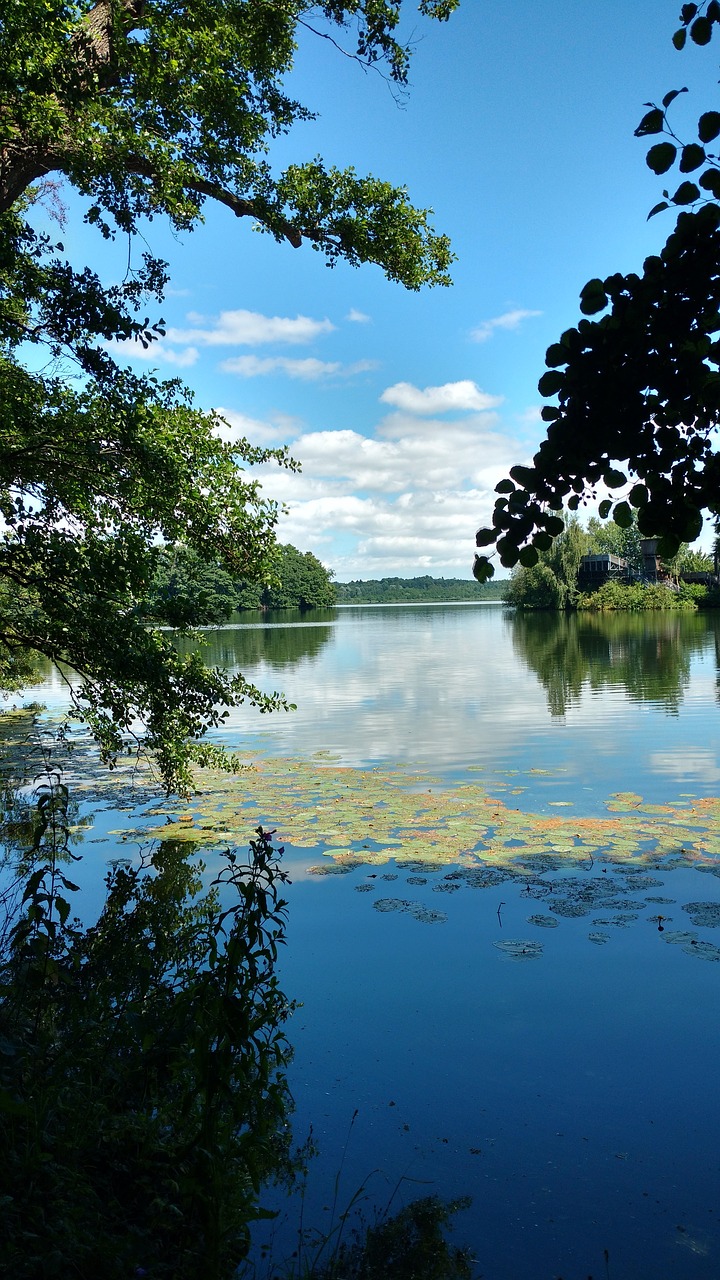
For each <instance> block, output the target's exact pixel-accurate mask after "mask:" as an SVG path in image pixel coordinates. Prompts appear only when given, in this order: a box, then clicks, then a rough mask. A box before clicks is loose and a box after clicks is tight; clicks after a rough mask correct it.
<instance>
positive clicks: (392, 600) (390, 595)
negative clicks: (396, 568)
mask: <svg viewBox="0 0 720 1280" xmlns="http://www.w3.org/2000/svg"><path fill="white" fill-rule="evenodd" d="M334 585H335V599H336V602H337V603H338V604H423V603H426V604H429V603H433V602H438V603H442V602H443V601H452V600H502V599H503V598H504V596H505V592H506V591H507V587H508V583H507V581H505V582H488V583H486V584H485V585H484V586H481V585H480V583H479V582H476V581H475V579H474V578H469V579H468V578H429V577H425V578H380V579H369V580H368V581H366V582H363V581H358V582H336V583H335V584H334Z"/></svg>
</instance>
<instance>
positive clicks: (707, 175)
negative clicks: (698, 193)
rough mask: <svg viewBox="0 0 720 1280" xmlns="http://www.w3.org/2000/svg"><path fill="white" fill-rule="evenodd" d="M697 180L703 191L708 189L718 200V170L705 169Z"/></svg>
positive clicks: (719, 182)
mask: <svg viewBox="0 0 720 1280" xmlns="http://www.w3.org/2000/svg"><path fill="white" fill-rule="evenodd" d="M698 182H699V183H700V186H701V187H702V188H703V190H704V191H709V192H710V193H711V195H713V196H715V199H716V200H720V170H718V169H706V170H705V172H704V173H702V174H701V175H700V177H699V178H698Z"/></svg>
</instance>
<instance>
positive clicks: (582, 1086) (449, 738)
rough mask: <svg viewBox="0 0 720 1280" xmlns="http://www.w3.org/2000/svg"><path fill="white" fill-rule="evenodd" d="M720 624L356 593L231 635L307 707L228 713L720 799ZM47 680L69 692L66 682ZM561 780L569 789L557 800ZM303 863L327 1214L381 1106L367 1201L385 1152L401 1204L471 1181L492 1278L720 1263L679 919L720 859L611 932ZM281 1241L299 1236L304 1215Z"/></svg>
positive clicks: (443, 754)
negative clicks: (515, 951)
mask: <svg viewBox="0 0 720 1280" xmlns="http://www.w3.org/2000/svg"><path fill="white" fill-rule="evenodd" d="M719 634H720V619H718V618H717V617H716V616H714V615H710V614H708V615H691V616H688V617H684V616H682V615H672V616H671V615H662V616H654V615H652V616H647V615H643V616H641V617H637V618H634V617H628V616H627V615H623V616H622V617H618V618H609V619H602V618H601V619H587V620H581V619H577V618H569V619H566V618H562V617H556V616H551V617H547V618H543V617H540V618H530V619H517V618H514V617H513V616H512V615H511V614H509V613H507V612H506V611H504V610H503V609H502V607H499V606H492V605H490V606H478V605H475V606H467V607H463V606H438V607H432V606H430V607H428V606H424V607H420V608H414V609H413V608H408V607H396V608H394V607H383V608H377V609H374V608H369V607H358V608H355V607H354V608H348V609H338V610H335V611H331V612H330V613H327V614H324V615H322V616H320V617H312V616H305V617H304V619H303V620H302V625H290V621H289V620H288V619H287V618H285V619H283V618H273V617H267V618H262V619H254V620H253V622H252V624H251V625H242V626H232V627H228V628H224V629H219V630H217V631H214V632H211V633H209V634H208V637H207V641H208V643H207V656H208V659H209V660H210V661H213V662H217V663H218V664H219V665H222V666H226V667H229V668H230V669H232V670H234V669H240V670H242V671H243V672H244V674H245V675H246V676H247V677H248V678H249V679H251V680H252V681H254V682H255V683H256V684H258V685H259V686H260V687H261V688H262V689H264V690H267V691H271V690H273V689H276V688H281V689H282V690H283V691H284V692H285V693H286V694H287V696H288V698H289V699H290V700H291V701H293V702H296V703H297V711H295V712H292V713H288V714H286V715H277V716H272V717H266V716H261V715H259V714H258V713H256V712H254V711H253V710H252V709H249V708H239V709H237V710H236V711H234V712H233V713H232V715H231V717H230V719H229V720H228V722H227V724H226V726H225V728H224V730H223V734H222V736H223V738H224V739H225V740H226V741H227V742H228V743H230V744H232V745H233V746H239V747H243V748H249V749H252V750H257V751H259V752H262V753H272V754H275V755H280V756H290V757H301V758H305V759H309V758H312V757H313V755H314V754H315V753H317V752H330V753H332V754H333V756H335V757H336V758H337V759H338V760H339V761H341V762H342V763H344V764H346V765H351V766H357V767H360V766H367V765H373V764H383V765H386V764H393V763H399V764H403V765H409V766H411V767H416V768H418V769H427V770H429V771H431V772H432V773H434V774H436V775H438V774H439V775H441V776H442V777H444V778H446V779H447V780H463V781H468V780H469V779H471V778H473V777H478V776H479V775H478V773H477V772H476V770H480V771H481V776H482V779H483V783H484V785H486V786H487V785H489V783H488V779H490V780H491V779H492V776H493V771H497V772H498V776H500V777H505V775H506V774H507V772H508V771H517V780H518V783H519V784H521V785H522V787H523V788H524V790H523V791H522V793H521V794H519V795H518V796H517V797H516V798H514V799H513V803H517V805H518V806H521V807H523V808H525V809H527V810H533V811H543V810H545V811H547V812H548V813H551V812H554V813H563V814H568V813H576V814H578V815H585V814H589V815H592V814H595V813H598V812H604V811H605V810H604V806H605V802H606V800H607V798H608V796H609V795H610V794H611V793H612V792H615V791H619V790H633V791H636V792H639V793H640V794H641V795H643V796H644V797H646V798H648V799H651V800H657V799H666V800H673V801H677V800H678V799H682V798H683V796H687V795H697V796H711V795H713V794H715V793H716V792H717V788H718V780H719V779H720V735H719V724H720V717H719V708H718V703H717V686H718V667H719V662H718V652H719V649H720V646H719V644H718V637H719ZM48 695H49V697H48ZM37 696H38V697H39V698H46V699H47V700H49V701H50V702H51V704H52V703H53V699H54V691H53V687H52V685H51V684H50V683H48V685H46V687H45V689H41V690H38V694H37ZM58 701H59V699H56V700H55V704H57V702H58ZM532 769H542V770H544V771H546V772H543V773H540V774H531V773H529V770H532ZM558 801H560V802H567V804H568V807H567V808H564V809H559V810H555V809H551V808H550V807H549V806H550V805H551V804H556V803H557V802H558ZM106 816H107V818H108V822H109V821H110V818H111V815H103V817H106ZM100 848H102V849H103V850H108V851H110V849H111V846H110V845H103V846H100ZM286 857H287V864H288V866H289V867H290V869H291V871H292V873H293V878H294V883H293V885H292V888H291V890H290V901H291V912H290V929H289V945H288V947H287V948H286V949H285V951H284V953H283V956H282V961H281V967H282V973H281V978H282V984H283V987H284V989H285V990H286V991H288V993H289V994H290V995H292V996H296V997H297V998H298V999H300V1000H302V1001H303V1006H302V1008H301V1009H300V1010H299V1011H298V1012H297V1014H296V1015H295V1018H294V1021H293V1024H292V1027H291V1033H290V1034H291V1038H292V1040H293V1042H294V1043H295V1045H296V1059H295V1063H294V1066H293V1070H292V1084H293V1088H294V1091H295V1094H296V1098H297V1115H296V1119H295V1124H296V1129H297V1134H298V1137H299V1138H302V1137H303V1136H304V1133H305V1132H306V1130H307V1128H308V1127H309V1125H310V1124H312V1126H313V1129H314V1133H315V1137H316V1140H317V1141H318V1144H319V1146H320V1151H321V1154H320V1156H319V1158H318V1160H317V1161H316V1162H315V1167H314V1168H313V1171H312V1175H311V1180H310V1184H309V1187H308V1194H307V1203H306V1208H305V1217H306V1221H313V1222H315V1223H319V1224H320V1225H322V1223H323V1220H324V1219H325V1220H326V1219H327V1211H326V1209H325V1208H324V1206H325V1205H327V1204H328V1203H329V1202H330V1200H331V1199H332V1188H333V1181H334V1178H335V1174H336V1172H337V1169H338V1166H339V1164H340V1161H341V1158H342V1149H343V1144H344V1141H345V1135H346V1133H347V1130H348V1126H349V1124H350V1120H351V1117H352V1115H353V1112H354V1111H355V1110H356V1109H357V1110H358V1112H359V1114H358V1117H357V1120H356V1123H355V1126H354V1128H353V1132H352V1136H351V1140H350V1144H349V1146H348V1150H347V1154H346V1157H345V1164H344V1171H343V1186H342V1188H341V1204H342V1200H343V1196H344V1197H345V1200H346V1201H349V1199H350V1198H351V1197H352V1195H353V1193H354V1192H355V1190H356V1189H357V1187H358V1186H359V1185H360V1183H361V1182H362V1181H363V1180H364V1179H365V1178H366V1177H367V1176H368V1175H369V1174H371V1172H372V1171H373V1170H375V1169H378V1170H380V1171H381V1173H379V1174H378V1175H377V1176H376V1178H375V1179H374V1180H373V1182H372V1183H371V1188H370V1189H371V1192H372V1194H373V1195H374V1197H375V1198H376V1200H377V1201H378V1202H379V1203H383V1202H384V1201H385V1200H386V1199H387V1197H388V1196H389V1194H390V1192H391V1190H392V1188H393V1186H394V1185H395V1184H396V1183H397V1181H398V1179H400V1178H403V1177H405V1178H406V1179H409V1180H410V1181H407V1182H406V1183H404V1184H403V1186H402V1188H401V1190H400V1192H399V1196H400V1198H404V1199H405V1200H407V1199H410V1198H412V1197H413V1196H415V1195H423V1194H427V1192H428V1191H429V1190H433V1191H437V1192H438V1193H439V1194H442V1195H448V1196H451V1195H459V1194H465V1193H469V1194H471V1195H472V1196H473V1207H472V1209H471V1211H470V1212H469V1214H467V1215H465V1217H464V1219H463V1220H462V1221H461V1223H460V1224H459V1233H458V1234H459V1235H460V1236H461V1237H464V1238H465V1239H467V1240H468V1241H469V1242H471V1243H472V1246H473V1249H474V1251H475V1255H476V1257H477V1259H478V1265H477V1271H478V1274H480V1275H482V1276H484V1277H486V1280H551V1278H553V1277H564V1280H585V1278H586V1277H587V1276H594V1277H596V1280H597V1278H598V1277H603V1278H604V1280H605V1278H607V1277H609V1278H610V1280H620V1278H621V1277H623V1278H630V1277H631V1278H632V1280H664V1278H665V1277H677V1278H678V1280H716V1277H717V1276H718V1275H720V1223H719V1222H718V1215H719V1214H720V1157H719V1156H718V1151H719V1150H720V1148H719V1146H718V1122H719V1120H720V1114H719V1110H720V1108H719V1105H718V1093H717V1084H716V1079H717V1063H718V1061H719V1060H720V1018H718V1006H719V1000H718V996H719V991H718V988H719V987H720V964H716V963H709V962H707V961H706V960H703V959H702V958H701V956H700V955H698V954H695V955H693V954H692V951H691V950H683V948H682V947H681V946H678V945H668V936H669V935H670V933H671V932H672V931H677V930H685V929H688V928H689V927H690V925H689V917H688V916H687V913H685V912H684V911H683V904H686V903H688V902H691V901H699V900H702V901H707V900H711V901H718V900H720V879H718V878H717V877H715V876H713V875H709V874H701V873H700V872H698V871H695V870H692V869H690V868H687V867H685V868H679V869H674V870H671V871H664V870H662V871H660V872H658V873H653V874H654V875H657V878H658V879H660V880H661V881H662V885H661V887H659V888H658V887H657V886H655V887H654V888H653V890H652V892H651V893H650V894H645V895H643V894H642V893H640V894H639V897H638V903H639V907H638V911H637V912H636V913H635V915H634V917H633V918H631V917H630V916H629V915H628V918H627V921H626V927H622V926H621V925H619V924H615V925H613V926H610V927H609V928H607V929H605V931H604V932H605V933H606V935H607V941H606V942H605V943H604V944H602V945H599V944H598V943H596V942H595V943H594V942H592V941H591V940H590V936H589V935H590V934H591V933H592V932H593V929H594V924H593V913H592V912H591V913H589V914H588V915H586V916H584V917H580V918H573V917H569V918H565V917H562V918H560V919H559V923H558V927H557V928H554V929H547V928H539V927H537V926H536V925H532V924H530V923H528V917H529V916H531V915H532V914H533V913H536V912H538V911H542V910H544V909H545V908H543V905H542V903H541V902H538V901H535V900H533V899H532V898H530V897H528V895H527V893H526V892H525V891H524V889H523V885H522V883H518V882H504V883H502V884H501V885H500V886H498V887H496V888H489V889H482V890H474V889H470V888H467V887H463V888H461V889H460V890H458V891H457V892H454V893H452V894H443V895H440V894H436V892H435V889H434V884H435V883H437V877H435V881H433V877H432V875H429V876H427V877H426V879H427V883H426V884H424V885H418V884H412V885H408V883H407V875H408V873H407V870H406V869H403V868H401V867H397V868H394V869H393V868H392V864H390V867H389V868H385V870H391V871H392V874H397V876H398V879H397V881H395V882H393V884H392V886H391V887H388V888H387V892H392V893H393V894H397V895H398V896H400V897H407V898H410V897H412V898H413V900H416V901H418V902H420V903H426V904H427V905H428V906H431V907H433V908H436V907H437V906H438V905H440V906H441V907H442V909H443V911H444V912H446V914H447V917H448V918H447V922H446V923H444V924H435V925H427V924H423V923H421V922H419V921H418V920H417V919H414V918H413V917H411V916H410V915H408V914H401V913H399V912H393V913H388V914H384V913H382V912H379V911H375V910H373V908H372V900H373V893H372V892H368V893H361V892H356V888H357V887H358V886H362V885H364V884H366V883H367V881H368V875H367V872H368V868H360V869H358V870H356V871H353V872H352V873H350V874H349V875H346V876H342V877H327V878H313V877H310V878H309V877H308V876H307V874H306V868H307V866H308V865H309V863H311V862H313V861H317V856H316V855H315V854H313V852H312V851H307V850H298V849H293V848H292V847H288V849H287V855H286ZM610 870H611V871H612V869H610ZM603 873H604V872H603V868H601V867H599V866H597V865H596V866H595V868H594V870H593V872H592V874H594V875H595V876H597V875H602V874H603ZM572 874H573V875H576V876H581V875H588V874H590V872H589V871H576V872H573V873H572ZM383 892H385V889H383ZM376 896H377V895H376ZM653 896H654V897H657V896H660V897H664V898H666V899H670V902H669V903H668V904H667V905H665V904H662V905H661V906H658V905H657V904H656V903H653V902H652V901H648V900H646V899H651V898H652V897H653ZM501 903H502V907H501V906H500V904H501ZM659 911H660V912H662V913H663V915H664V916H665V917H667V918H669V923H668V924H667V925H666V926H663V927H662V928H660V927H659V925H658V923H657V915H658V912H659ZM719 934H720V930H717V929H715V930H712V929H709V928H708V929H706V930H701V931H699V936H700V935H702V936H703V937H706V938H707V939H709V940H710V941H714V942H715V943H717V944H720V936H718V935H719ZM507 939H520V940H523V939H529V940H533V941H534V942H540V943H542V955H541V956H539V958H537V959H529V960H527V961H522V962H513V961H512V960H510V959H508V957H507V956H506V955H504V954H503V953H502V951H500V950H499V949H498V948H497V947H496V946H495V945H493V944H495V943H497V942H499V941H503V940H507ZM277 1245H278V1248H280V1249H282V1248H283V1247H287V1248H288V1249H289V1248H291V1247H292V1231H291V1227H281V1226H280V1227H278V1228H277Z"/></svg>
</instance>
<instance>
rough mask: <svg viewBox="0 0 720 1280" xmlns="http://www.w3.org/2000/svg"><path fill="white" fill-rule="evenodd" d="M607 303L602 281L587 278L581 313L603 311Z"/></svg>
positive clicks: (588, 313) (589, 314)
mask: <svg viewBox="0 0 720 1280" xmlns="http://www.w3.org/2000/svg"><path fill="white" fill-rule="evenodd" d="M607 304H608V297H607V294H606V292H605V285H604V283H603V281H602V280H597V279H595V280H588V283H587V284H586V285H585V287H584V288H583V289H582V290H581V293H580V310H581V311H582V313H583V315H586V316H592V315H595V313H596V312H598V311H604V309H605V307H606V306H607ZM546 377H547V375H546Z"/></svg>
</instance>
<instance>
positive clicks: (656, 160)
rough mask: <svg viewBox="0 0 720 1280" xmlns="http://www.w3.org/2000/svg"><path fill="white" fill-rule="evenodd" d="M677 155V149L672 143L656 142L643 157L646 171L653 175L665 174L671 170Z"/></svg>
mask: <svg viewBox="0 0 720 1280" xmlns="http://www.w3.org/2000/svg"><path fill="white" fill-rule="evenodd" d="M676 155H677V147H676V146H674V144H673V143H672V142H657V143H656V144H655V146H654V147H651V148H650V150H649V151H648V153H647V155H646V157H645V163H646V165H647V167H648V169H652V171H653V173H657V174H660V173H667V171H668V169H670V168H672V166H673V164H674V163H675V157H676Z"/></svg>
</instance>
